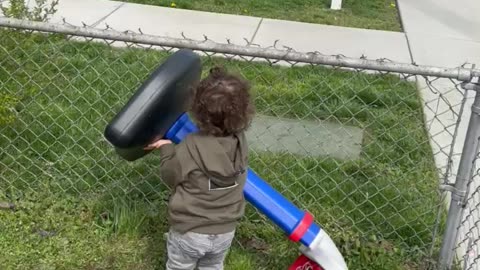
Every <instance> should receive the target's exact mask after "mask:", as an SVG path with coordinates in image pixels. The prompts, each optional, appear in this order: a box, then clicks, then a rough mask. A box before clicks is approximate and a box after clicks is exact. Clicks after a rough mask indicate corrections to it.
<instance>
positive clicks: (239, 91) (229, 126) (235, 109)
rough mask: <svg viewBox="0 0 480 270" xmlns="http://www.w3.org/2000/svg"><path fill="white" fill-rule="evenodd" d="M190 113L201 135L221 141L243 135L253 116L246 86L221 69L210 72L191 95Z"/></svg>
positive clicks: (248, 86)
mask: <svg viewBox="0 0 480 270" xmlns="http://www.w3.org/2000/svg"><path fill="white" fill-rule="evenodd" d="M191 113H192V115H193V117H194V119H195V120H196V121H195V122H196V123H197V125H198V128H199V129H200V132H201V133H205V134H208V135H213V136H217V137H218V136H220V137H222V136H229V135H233V134H237V133H239V132H242V131H245V130H246V129H247V128H248V127H249V126H250V123H251V121H252V118H253V115H254V113H255V108H254V105H253V104H252V101H251V97H250V83H249V82H248V81H247V80H245V79H244V78H242V77H240V76H237V75H234V74H231V73H228V72H227V71H226V70H225V69H224V68H221V67H214V68H212V69H210V74H209V75H208V76H207V77H206V78H204V79H203V80H202V81H200V84H199V85H198V87H197V89H196V91H195V93H194V96H193V100H192V105H191Z"/></svg>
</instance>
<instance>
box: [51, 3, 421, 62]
mask: <svg viewBox="0 0 480 270" xmlns="http://www.w3.org/2000/svg"><path fill="white" fill-rule="evenodd" d="M63 18H65V20H66V21H67V22H69V23H71V24H74V25H82V23H85V24H87V25H90V26H94V27H100V28H102V27H105V24H108V25H109V26H111V27H112V28H114V29H116V30H121V31H125V30H132V31H138V29H139V28H141V30H142V32H143V33H147V34H152V35H161V36H169V37H175V38H181V37H182V33H183V34H184V35H185V36H186V37H188V38H192V39H198V40H203V39H204V35H205V36H207V37H208V38H209V39H212V40H214V41H216V42H219V43H226V42H227V39H228V40H230V41H231V42H232V43H235V44H239V45H245V44H247V41H248V42H251V43H255V44H259V45H261V46H265V47H266V46H272V45H273V44H274V43H275V41H277V40H278V43H277V45H278V46H279V47H280V48H281V46H288V47H291V48H295V50H297V51H305V52H308V51H318V52H321V53H323V54H343V55H345V56H350V57H361V56H366V57H368V58H369V59H379V58H388V59H391V60H394V61H399V62H404V63H411V62H412V59H411V58H410V52H409V49H408V44H407V40H406V37H405V34H404V33H401V32H388V31H377V30H365V29H357V28H347V27H337V26H328V25H319V24H309V23H300V22H290V21H281V20H272V19H264V18H257V17H248V16H239V15H228V14H217V13H210V12H200V11H191V10H182V9H174V8H164V7H156V6H147V5H139V4H132V3H122V2H116V1H107V0H82V1H78V0H60V4H59V6H58V12H57V13H56V14H55V16H54V17H53V18H52V20H51V21H52V22H61V21H62V19H63Z"/></svg>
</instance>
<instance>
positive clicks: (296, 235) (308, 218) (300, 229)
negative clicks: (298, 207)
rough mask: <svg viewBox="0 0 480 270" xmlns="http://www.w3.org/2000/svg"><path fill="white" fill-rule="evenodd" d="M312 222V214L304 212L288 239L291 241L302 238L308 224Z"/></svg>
mask: <svg viewBox="0 0 480 270" xmlns="http://www.w3.org/2000/svg"><path fill="white" fill-rule="evenodd" d="M312 223H313V216H312V214H310V213H308V212H305V215H304V216H303V218H302V220H300V222H299V223H298V225H297V227H296V228H295V230H293V232H292V233H291V234H290V236H289V239H290V240H292V241H293V242H298V241H300V239H302V237H303V235H304V234H305V233H306V232H307V230H308V228H309V227H310V225H312Z"/></svg>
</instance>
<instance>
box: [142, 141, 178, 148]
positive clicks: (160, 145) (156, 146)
mask: <svg viewBox="0 0 480 270" xmlns="http://www.w3.org/2000/svg"><path fill="white" fill-rule="evenodd" d="M171 143H172V141H170V140H158V141H155V142H153V143H151V144H149V145H147V146H145V148H143V149H144V150H153V149H158V148H160V147H162V146H164V145H166V144H171Z"/></svg>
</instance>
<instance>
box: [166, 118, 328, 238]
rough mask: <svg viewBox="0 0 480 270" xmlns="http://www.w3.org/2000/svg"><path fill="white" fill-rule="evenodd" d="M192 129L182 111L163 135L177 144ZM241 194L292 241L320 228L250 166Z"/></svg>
mask: <svg viewBox="0 0 480 270" xmlns="http://www.w3.org/2000/svg"><path fill="white" fill-rule="evenodd" d="M196 131H198V128H197V127H196V126H195V124H194V123H193V122H192V121H190V119H189V117H188V115H187V114H186V113H184V114H183V115H182V116H181V117H180V118H179V119H178V120H177V121H176V122H175V123H174V124H173V125H172V127H171V128H170V129H169V130H168V132H167V134H166V135H165V138H166V139H169V140H171V141H173V142H174V143H177V144H178V143H180V142H181V141H182V140H183V139H184V138H185V137H186V136H187V135H188V134H190V133H192V132H196ZM244 195H245V198H246V200H247V201H248V202H250V203H251V204H252V205H253V206H255V207H256V208H257V209H258V210H260V212H262V213H263V214H265V215H266V216H267V217H268V218H269V219H270V220H271V221H272V222H273V223H275V224H276V225H277V226H279V227H280V228H281V229H282V230H283V231H284V232H285V233H286V234H287V235H288V236H289V237H290V240H292V241H300V242H301V243H302V244H303V245H305V246H307V247H308V246H310V244H311V243H312V241H313V240H314V239H315V237H316V236H317V235H318V233H319V232H320V227H319V226H318V225H317V224H315V223H314V222H313V219H312V216H311V215H310V214H309V213H308V212H305V211H302V210H300V209H298V208H297V207H296V206H295V205H294V204H293V203H291V202H290V201H289V200H287V199H286V198H285V197H283V196H282V195H281V194H280V193H279V192H277V191H276V190H275V189H273V188H272V187H271V186H270V185H268V184H267V183H266V182H265V181H263V180H262V179H261V178H260V177H259V176H258V175H257V174H255V173H254V172H253V171H252V170H250V169H249V170H248V172H247V182H246V184H245V188H244Z"/></svg>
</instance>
